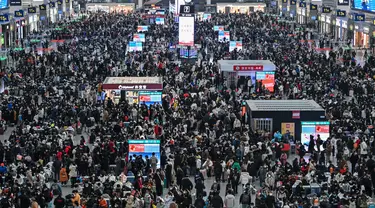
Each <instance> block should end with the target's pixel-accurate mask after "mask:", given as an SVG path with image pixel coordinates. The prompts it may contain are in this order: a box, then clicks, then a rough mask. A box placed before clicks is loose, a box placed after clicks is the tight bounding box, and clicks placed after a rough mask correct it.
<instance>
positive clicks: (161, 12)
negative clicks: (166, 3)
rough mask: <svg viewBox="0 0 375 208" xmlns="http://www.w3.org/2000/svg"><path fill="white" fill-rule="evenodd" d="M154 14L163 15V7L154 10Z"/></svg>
mask: <svg viewBox="0 0 375 208" xmlns="http://www.w3.org/2000/svg"><path fill="white" fill-rule="evenodd" d="M155 14H158V15H165V10H164V9H158V10H156V11H155Z"/></svg>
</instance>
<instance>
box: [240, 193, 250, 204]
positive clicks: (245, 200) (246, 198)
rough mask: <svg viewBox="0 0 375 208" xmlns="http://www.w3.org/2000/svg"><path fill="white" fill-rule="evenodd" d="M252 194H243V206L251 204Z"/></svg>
mask: <svg viewBox="0 0 375 208" xmlns="http://www.w3.org/2000/svg"><path fill="white" fill-rule="evenodd" d="M250 201H251V199H250V194H243V195H242V202H241V203H242V204H250Z"/></svg>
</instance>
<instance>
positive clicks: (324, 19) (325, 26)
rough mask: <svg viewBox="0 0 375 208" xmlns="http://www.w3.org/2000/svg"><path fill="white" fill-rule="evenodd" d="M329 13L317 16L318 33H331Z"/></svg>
mask: <svg viewBox="0 0 375 208" xmlns="http://www.w3.org/2000/svg"><path fill="white" fill-rule="evenodd" d="M331 20H332V18H331V14H321V15H320V16H319V32H320V33H323V34H324V33H327V34H331V33H332V27H331V24H332V22H331Z"/></svg>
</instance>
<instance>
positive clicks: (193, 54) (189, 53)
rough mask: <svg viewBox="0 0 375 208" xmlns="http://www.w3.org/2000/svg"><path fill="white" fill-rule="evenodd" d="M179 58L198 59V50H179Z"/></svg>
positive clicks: (184, 48)
mask: <svg viewBox="0 0 375 208" xmlns="http://www.w3.org/2000/svg"><path fill="white" fill-rule="evenodd" d="M180 58H191V59H194V58H198V50H197V49H195V48H191V49H190V50H188V49H187V48H186V47H183V48H180Z"/></svg>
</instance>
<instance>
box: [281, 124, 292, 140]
mask: <svg viewBox="0 0 375 208" xmlns="http://www.w3.org/2000/svg"><path fill="white" fill-rule="evenodd" d="M294 125H295V124H294V123H281V134H283V135H284V134H286V133H287V131H289V132H290V135H292V136H293V137H294V134H295V128H294V127H295V126H294Z"/></svg>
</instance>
